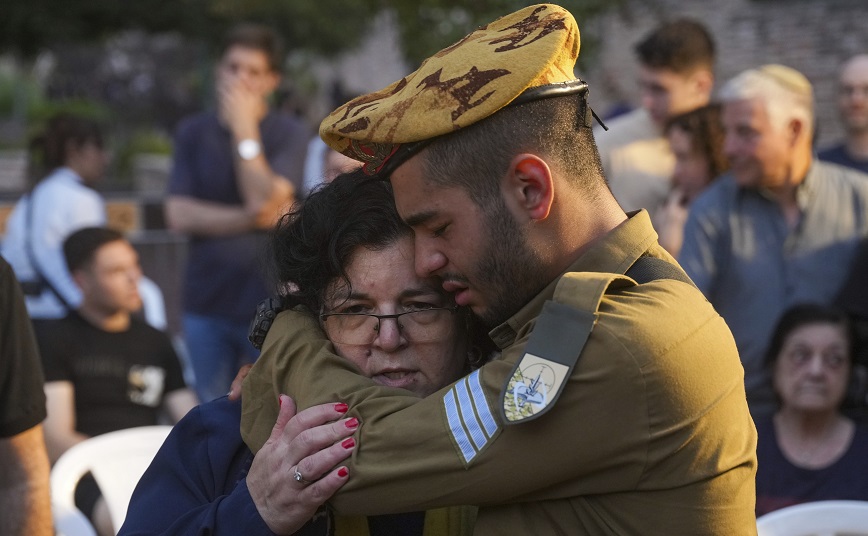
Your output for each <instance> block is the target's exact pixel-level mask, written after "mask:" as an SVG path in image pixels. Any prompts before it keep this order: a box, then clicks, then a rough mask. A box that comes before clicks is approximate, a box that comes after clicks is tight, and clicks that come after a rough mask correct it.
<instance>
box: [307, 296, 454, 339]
mask: <svg viewBox="0 0 868 536" xmlns="http://www.w3.org/2000/svg"><path fill="white" fill-rule="evenodd" d="M457 310H458V306H457V305H452V306H450V307H429V308H428V309H417V310H415V311H404V312H403V313H395V314H391V315H377V314H374V313H320V315H319V319H320V320H321V321H322V323H323V326H325V324H326V320H328V318H329V317H330V316H370V317H373V318H376V319H377V327H376V329H374V333H380V325H381V322H382V321H383V319H389V318H394V319H395V323H396V324H397V325H398V332H399V333H404V327H403V326H402V325H401V322H400V320H398V319H399V318H401V317H402V316H404V315H409V314H413V313H424V312H428V311H449V312H450V313H452V314H455V311H457ZM374 339H376V337H374ZM335 342H337V343H339V344H350V343H346V342H341V341H335ZM371 342H373V340H372V341H371ZM414 342H426V341H414ZM366 344H370V343H366Z"/></svg>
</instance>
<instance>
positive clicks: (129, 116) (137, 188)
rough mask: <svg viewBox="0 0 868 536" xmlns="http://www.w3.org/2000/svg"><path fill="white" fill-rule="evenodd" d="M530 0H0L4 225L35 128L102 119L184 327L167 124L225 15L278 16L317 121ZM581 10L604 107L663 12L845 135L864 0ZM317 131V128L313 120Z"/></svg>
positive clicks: (128, 215)
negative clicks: (788, 72)
mask: <svg viewBox="0 0 868 536" xmlns="http://www.w3.org/2000/svg"><path fill="white" fill-rule="evenodd" d="M533 3H536V2H519V1H511V0H474V1H472V2H471V1H460V0H421V1H420V0H400V1H399V0H355V1H353V2H345V1H342V0H315V1H314V0H246V1H244V2H238V1H232V0H137V1H135V2H130V1H119V0H3V1H2V5H0V236H2V233H3V225H4V222H5V218H6V216H7V215H8V212H9V210H10V209H11V207H12V205H13V204H14V202H15V200H16V199H17V198H18V197H19V196H20V195H21V194H22V193H23V192H25V191H26V190H27V188H28V185H29V180H30V178H29V177H28V154H27V142H28V139H29V137H30V135H31V134H32V133H34V132H36V131H37V130H38V129H39V128H40V126H41V124H42V122H43V121H44V120H45V119H46V118H47V117H49V116H50V115H52V114H53V113H55V112H58V111H62V110H69V111H75V112H77V113H81V114H85V115H88V116H92V117H95V118H97V119H99V120H100V121H101V122H102V123H103V124H104V125H105V126H106V127H105V129H106V132H108V133H109V135H108V140H107V142H108V148H109V149H110V151H111V153H112V164H111V169H110V171H109V174H108V177H107V179H106V180H105V181H103V183H102V184H101V185H100V187H99V189H100V190H101V192H102V193H103V195H105V197H106V198H107V200H108V202H109V213H110V219H111V221H112V224H113V225H114V226H115V227H119V228H121V229H122V230H125V231H127V232H128V233H129V235H130V238H131V240H132V241H133V242H134V244H135V245H136V247H137V248H139V251H140V253H141V255H142V263H143V268H144V270H145V273H147V274H148V275H149V276H151V278H152V279H154V280H155V281H156V282H157V283H158V284H159V285H160V287H161V288H162V289H163V292H164V294H165V297H166V305H167V312H168V317H169V327H170V330H171V331H173V332H177V331H178V330H179V329H180V328H179V319H178V318H179V314H180V313H179V303H178V295H179V288H180V277H181V273H182V270H181V267H182V265H183V262H184V255H185V239H184V237H182V236H178V235H173V234H170V233H168V232H167V231H166V230H165V228H164V222H163V216H162V199H163V195H164V190H165V184H166V179H167V175H168V171H169V166H170V162H171V152H172V134H173V131H174V128H175V126H176V123H177V122H178V120H179V119H180V118H181V117H183V116H184V115H186V114H189V113H191V112H195V111H198V110H201V109H204V108H207V107H208V106H209V105H210V103H211V102H212V97H213V95H212V90H213V84H212V68H213V66H214V64H215V60H216V58H217V54H218V45H219V43H218V41H219V39H220V37H221V36H222V35H223V34H224V31H225V30H226V29H227V28H228V27H230V26H231V25H233V24H235V23H237V22H239V21H242V20H248V21H257V22H264V23H267V24H270V25H272V26H274V27H275V28H276V29H278V30H279V31H280V33H281V35H282V37H283V39H284V40H285V43H286V48H287V50H288V54H287V56H286V59H285V62H284V65H283V83H282V87H281V88H280V90H279V91H278V92H277V94H276V95H275V102H274V105H275V106H278V107H282V108H283V109H285V110H289V111H291V112H293V113H295V114H297V115H299V116H300V117H302V118H304V119H305V120H306V121H308V122H309V124H310V125H311V128H312V129H315V128H316V126H317V125H318V124H319V122H320V120H321V119H322V118H323V117H324V116H325V115H326V114H327V113H328V112H329V111H331V109H332V108H333V107H334V106H336V105H337V104H340V103H341V102H343V101H344V100H346V99H347V98H348V97H350V96H353V95H356V94H360V93H365V92H368V91H372V90H375V89H379V88H380V87H383V86H385V85H387V84H388V83H391V82H392V81H394V80H396V79H398V78H400V77H401V76H403V75H405V74H407V73H408V72H410V71H411V70H413V69H414V68H415V67H416V66H417V65H418V63H419V62H420V61H421V60H422V59H424V58H425V57H427V56H429V55H430V54H432V53H433V52H435V51H437V50H439V49H441V48H443V47H444V46H446V45H448V44H450V43H452V42H454V41H455V40H457V39H458V38H460V37H461V36H463V35H465V34H466V33H468V32H469V31H470V30H472V29H473V28H474V27H476V26H478V25H480V24H484V23H486V22H489V21H491V20H493V19H494V18H496V17H497V16H499V15H503V14H506V13H508V12H510V11H513V10H515V9H517V8H519V7H522V6H525V5H530V4H533ZM561 5H563V6H564V7H567V8H568V9H569V10H570V11H571V12H572V13H573V14H574V15H575V16H576V19H577V20H578V22H579V27H580V28H581V31H582V52H581V55H580V61H579V65H578V68H577V74H578V75H579V76H581V77H582V78H584V79H586V80H587V81H588V82H589V83H590V86H591V103H592V105H593V106H594V108H595V110H596V111H597V112H598V113H599V114H600V115H601V116H603V117H606V116H609V115H612V114H614V113H617V112H618V111H623V110H626V109H629V108H631V107H633V106H635V105H636V104H637V88H636V73H635V59H634V55H633V51H632V47H633V44H634V43H635V42H637V41H638V40H639V39H641V38H642V36H643V35H644V34H645V33H646V32H647V31H648V30H650V29H651V28H652V27H654V26H656V25H657V24H658V23H659V22H660V21H662V20H665V19H669V18H674V17H678V16H690V17H694V18H697V19H699V20H700V21H702V22H703V23H704V24H706V25H707V27H708V28H709V29H710V30H711V31H712V33H713V35H714V38H715V40H716V42H717V46H718V67H717V73H716V74H717V80H718V85H719V84H720V83H721V82H723V81H725V80H726V79H728V78H729V77H731V76H733V75H735V74H736V73H738V72H740V71H741V70H743V69H746V68H748V67H752V66H756V65H760V64H764V63H782V64H785V65H789V66H791V67H794V68H796V69H798V70H800V71H802V72H803V73H804V74H805V75H806V76H807V77H808V78H809V79H810V80H811V81H812V82H813V84H814V87H815V93H816V100H817V116H818V122H819V132H818V144H819V145H822V144H824V143H827V142H829V141H832V140H834V139H836V138H838V137H839V136H840V135H841V131H840V127H839V125H838V121H837V116H836V111H835V104H834V102H835V97H836V85H835V82H836V75H837V68H838V66H839V65H840V64H841V62H843V61H844V60H845V59H846V58H848V57H850V56H852V55H854V54H857V53H865V52H868V32H866V31H865V24H864V21H865V20H866V18H868V2H866V1H865V0H564V1H562V2H561ZM313 131H315V130H313Z"/></svg>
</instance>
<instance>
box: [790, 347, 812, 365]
mask: <svg viewBox="0 0 868 536" xmlns="http://www.w3.org/2000/svg"><path fill="white" fill-rule="evenodd" d="M810 358H811V353H810V352H808V351H807V350H805V349H803V348H797V349H795V350H793V353H792V354H790V359H792V360H793V362H795V363H804V362H806V361H808V360H809V359H810Z"/></svg>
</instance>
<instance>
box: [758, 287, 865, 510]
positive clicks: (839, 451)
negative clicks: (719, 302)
mask: <svg viewBox="0 0 868 536" xmlns="http://www.w3.org/2000/svg"><path fill="white" fill-rule="evenodd" d="M853 341H854V338H853V330H852V328H851V326H850V323H849V320H848V317H847V315H846V314H844V313H843V312H841V311H839V310H837V309H834V308H830V307H825V306H820V305H814V304H804V305H796V306H794V307H792V308H791V309H789V310H788V311H787V312H785V313H784V315H783V316H782V317H781V319H780V321H779V322H778V325H777V328H776V329H775V332H774V334H773V336H772V341H771V343H770V345H769V350H768V354H767V357H766V365H767V366H768V367H769V369H770V372H771V374H772V382H773V386H774V390H775V393H776V394H777V396H778V399H779V400H780V409H779V410H778V412H777V413H775V415H774V416H773V417H772V418H771V419H766V420H758V421H757V422H756V427H757V433H758V442H757V460H758V462H759V468H758V470H757V486H756V487H757V489H756V493H757V501H756V511H757V515H763V514H766V513H768V512H771V511H772V510H777V509H779V508H783V507H785V506H790V505H793V504H798V503H803V502H810V501H820V500H831V499H850V500H863V501H866V500H868V478H866V476H865V475H868V430H866V429H864V428H862V427H860V426H857V425H855V424H854V422H853V421H852V420H851V419H849V418H847V417H845V416H844V415H843V414H842V413H841V411H840V408H841V405H842V403H843V401H844V398H845V396H846V393H847V388H848V385H849V383H850V376H851V372H852V366H853V355H854V348H853V346H854V342H853Z"/></svg>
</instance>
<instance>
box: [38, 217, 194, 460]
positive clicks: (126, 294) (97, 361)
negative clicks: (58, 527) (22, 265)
mask: <svg viewBox="0 0 868 536" xmlns="http://www.w3.org/2000/svg"><path fill="white" fill-rule="evenodd" d="M64 255H65V256H66V262H67V265H68V266H69V271H70V273H71V274H72V275H73V279H74V281H75V282H76V284H77V285H78V286H79V288H81V291H82V295H83V299H82V304H81V306H80V307H79V309H78V310H77V311H74V312H72V313H70V314H69V315H68V316H67V317H66V318H63V319H60V320H56V321H53V322H51V323H45V324H44V325H41V326H40V329H44V330H46V333H44V335H45V336H44V337H42V338H40V339H39V340H41V341H43V342H42V343H41V344H42V346H41V347H40V353H41V354H42V362H43V369H44V370H45V380H46V384H45V393H46V397H47V404H48V418H47V419H46V421H45V428H46V430H45V432H46V442H47V445H48V454H49V457H50V458H51V460H52V461H54V460H56V459H57V458H58V457H59V456H60V455H61V454H62V453H63V452H64V451H66V450H67V449H68V448H69V447H71V446H72V445H74V444H76V443H78V442H80V441H82V440H83V439H85V438H87V437H90V436H94V435H98V434H104V433H106V432H111V431H114V430H120V429H123V428H131V427H134V426H147V425H154V424H157V423H158V421H159V417H160V412H161V410H162V409H165V410H166V411H167V413H168V414H169V417H170V418H171V419H172V420H173V421H178V420H180V418H181V417H183V416H184V415H185V414H186V413H187V411H188V410H189V409H191V408H192V407H193V406H194V405H195V404H196V403H197V400H196V398H195V395H194V394H193V393H192V391H190V390H189V389H187V388H186V386H185V384H184V378H183V374H182V371H181V364H180V361H179V360H178V356H177V354H176V353H175V350H174V349H173V347H172V343H171V340H170V339H169V337H168V335H166V334H165V333H163V332H162V331H159V330H157V329H154V328H153V327H151V326H149V325H147V324H146V323H145V322H144V321H141V320H139V319H138V318H136V317H135V316H133V314H132V312H133V311H136V310H138V309H139V308H140V307H141V297H140V296H139V293H138V279H139V277H140V276H141V269H140V268H139V262H138V255H137V254H136V251H135V249H133V247H132V246H131V245H130V243H129V242H127V241H126V240H124V238H123V236H122V235H121V234H120V233H118V232H117V231H114V230H111V229H105V228H100V227H88V228H85V229H82V230H80V231H76V232H75V233H73V234H71V235H70V236H69V238H67V240H66V241H65V242H64Z"/></svg>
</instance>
